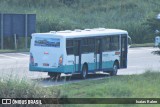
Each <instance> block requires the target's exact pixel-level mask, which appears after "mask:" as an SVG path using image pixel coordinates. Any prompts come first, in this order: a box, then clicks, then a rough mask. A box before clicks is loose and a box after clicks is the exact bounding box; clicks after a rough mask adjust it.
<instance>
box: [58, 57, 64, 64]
mask: <svg viewBox="0 0 160 107" xmlns="http://www.w3.org/2000/svg"><path fill="white" fill-rule="evenodd" d="M58 65H59V66H61V65H63V56H62V55H61V56H60V57H59V63H58Z"/></svg>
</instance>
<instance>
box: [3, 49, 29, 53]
mask: <svg viewBox="0 0 160 107" xmlns="http://www.w3.org/2000/svg"><path fill="white" fill-rule="evenodd" d="M13 52H29V48H27V49H17V50H13V49H3V50H0V53H13Z"/></svg>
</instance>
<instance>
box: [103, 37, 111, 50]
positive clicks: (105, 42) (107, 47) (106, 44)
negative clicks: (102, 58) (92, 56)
mask: <svg viewBox="0 0 160 107" xmlns="http://www.w3.org/2000/svg"><path fill="white" fill-rule="evenodd" d="M110 44H111V37H104V38H103V51H109V50H110V48H111V47H110Z"/></svg>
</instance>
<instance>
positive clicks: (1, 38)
mask: <svg viewBox="0 0 160 107" xmlns="http://www.w3.org/2000/svg"><path fill="white" fill-rule="evenodd" d="M0 26H1V49H3V48H4V47H3V14H1V25H0Z"/></svg>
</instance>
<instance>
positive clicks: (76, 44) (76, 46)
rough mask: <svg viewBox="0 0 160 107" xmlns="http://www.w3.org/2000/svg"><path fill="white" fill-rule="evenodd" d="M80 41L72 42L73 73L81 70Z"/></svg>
mask: <svg viewBox="0 0 160 107" xmlns="http://www.w3.org/2000/svg"><path fill="white" fill-rule="evenodd" d="M80 43H81V41H80V40H75V42H74V54H75V58H74V62H75V72H79V71H80V69H81V50H80V49H81V48H80V46H81V44H80Z"/></svg>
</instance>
